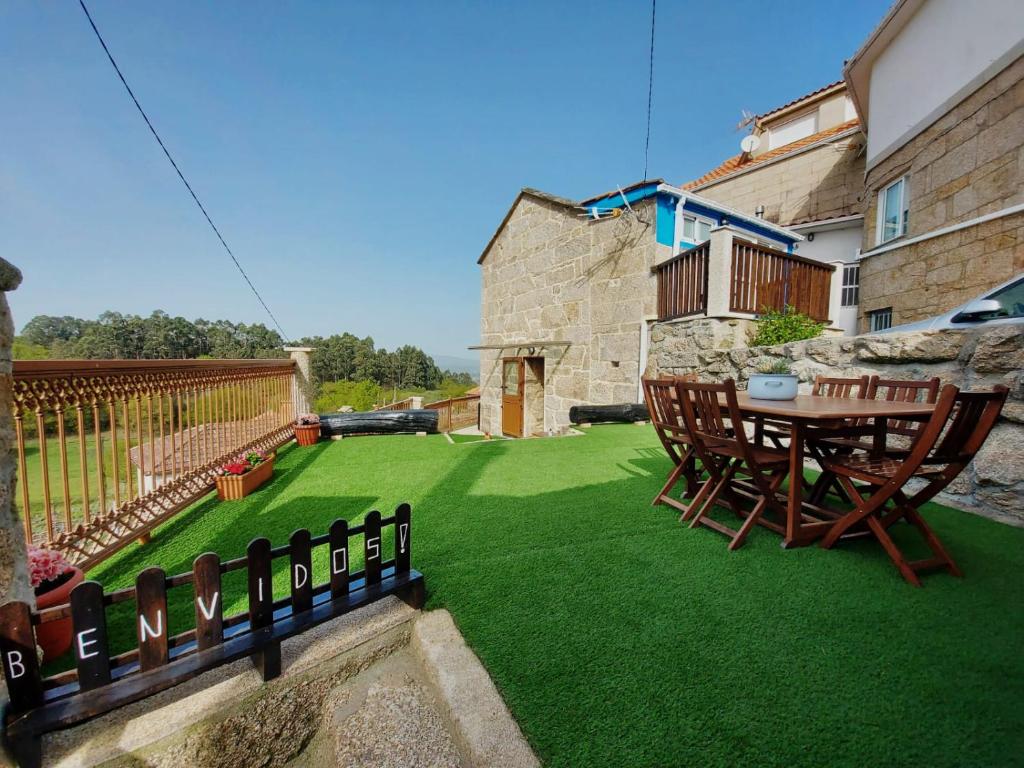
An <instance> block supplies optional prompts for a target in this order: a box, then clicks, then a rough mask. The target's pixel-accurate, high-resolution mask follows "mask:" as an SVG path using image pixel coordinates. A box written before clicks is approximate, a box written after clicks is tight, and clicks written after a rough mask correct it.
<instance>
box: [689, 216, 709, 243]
mask: <svg viewBox="0 0 1024 768" xmlns="http://www.w3.org/2000/svg"><path fill="white" fill-rule="evenodd" d="M712 226H713V224H712V223H711V222H710V221H708V220H707V219H700V218H697V217H696V216H689V215H684V216H683V240H685V241H686V242H688V243H695V244H698V245H699V244H700V243H703V242H705V241H707V240H710V239H711V227H712Z"/></svg>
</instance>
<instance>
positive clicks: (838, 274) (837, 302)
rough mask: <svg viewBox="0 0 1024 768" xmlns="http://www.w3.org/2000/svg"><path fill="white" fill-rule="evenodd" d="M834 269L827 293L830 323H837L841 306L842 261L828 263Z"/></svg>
mask: <svg viewBox="0 0 1024 768" xmlns="http://www.w3.org/2000/svg"><path fill="white" fill-rule="evenodd" d="M828 263H829V264H831V265H832V266H833V267H835V268H836V270H835V272H833V273H832V283H831V285H830V286H829V292H828V319H829V322H831V323H837V322H839V312H840V310H841V309H842V306H843V263H844V262H842V261H830V262H828Z"/></svg>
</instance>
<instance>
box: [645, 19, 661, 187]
mask: <svg viewBox="0 0 1024 768" xmlns="http://www.w3.org/2000/svg"><path fill="white" fill-rule="evenodd" d="M657 5H658V0H651V57H650V61H651V63H650V69H649V71H648V73H647V140H646V141H644V175H643V178H644V179H646V178H647V150H648V149H649V148H650V146H651V97H652V96H653V95H654V12H655V10H656V9H657Z"/></svg>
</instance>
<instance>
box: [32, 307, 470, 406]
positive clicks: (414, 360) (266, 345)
mask: <svg viewBox="0 0 1024 768" xmlns="http://www.w3.org/2000/svg"><path fill="white" fill-rule="evenodd" d="M294 343H295V344H296V345H300V346H309V347H314V348H315V349H316V352H314V353H313V376H314V378H315V379H316V381H317V383H318V384H321V385H326V384H328V383H332V382H368V383H372V384H373V385H375V386H376V388H377V389H375V390H373V391H375V392H383V391H385V390H392V391H396V390H410V389H422V390H439V389H445V390H453V389H455V388H459V387H462V388H468V387H471V386H473V379H472V377H471V376H470V375H469V374H466V373H451V372H449V371H442V370H440V369H439V368H438V367H437V365H435V364H434V360H433V359H432V358H431V357H430V356H429V355H428V354H426V353H425V352H424V351H423V350H422V349H419V348H418V347H413V346H409V345H405V346H402V347H399V348H398V349H396V350H394V351H393V352H388V351H387V350H386V349H383V348H381V349H378V348H377V347H376V346H375V345H374V343H373V339H372V338H370V337H369V336H367V337H366V338H364V339H360V338H358V337H356V336H353V335H352V334H351V333H341V334H335V335H332V336H327V337H323V336H312V337H307V338H303V339H298V340H297V341H295V342H294ZM287 356H288V353H287V352H285V351H284V340H283V339H282V338H281V336H280V334H278V332H277V331H274V330H271V329H269V328H267V327H266V326H265V325H262V324H260V323H255V324H252V325H246V324H244V323H238V324H236V323H232V322H230V321H228V320H203V319H201V318H200V319H199V320H195V321H191V320H186V319H185V318H184V317H171V316H170V315H168V314H167V313H166V312H162V311H159V310H157V311H156V312H154V313H153V314H151V315H150V316H149V317H141V316H139V315H122V314H121V313H119V312H104V313H103V314H102V315H100V316H99V317H98V318H97V319H96V320H83V319H81V318H77V317H69V316H64V317H56V316H52V315H38V316H37V317H34V318H32V319H31V320H30V321H29V322H28V324H26V325H25V327H24V328H23V329H22V332H21V335H20V336H16V337H15V341H14V359H15V360H29V359H47V358H49V359H63V360H69V359H87V360H97V359H99V360H165V359H191V358H220V359H259V358H271V357H287ZM364 389H365V388H364Z"/></svg>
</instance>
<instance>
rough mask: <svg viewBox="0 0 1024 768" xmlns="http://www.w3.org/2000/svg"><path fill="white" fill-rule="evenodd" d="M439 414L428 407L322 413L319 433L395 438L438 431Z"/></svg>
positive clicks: (332, 435) (329, 435) (333, 435)
mask: <svg viewBox="0 0 1024 768" xmlns="http://www.w3.org/2000/svg"><path fill="white" fill-rule="evenodd" d="M437 416H438V412H437V411H435V410H430V409H428V408H410V409H409V410H406V411H365V412H357V413H326V414H320V434H321V435H324V436H326V437H335V436H338V435H393V434H397V433H400V432H431V433H434V432H437Z"/></svg>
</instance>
